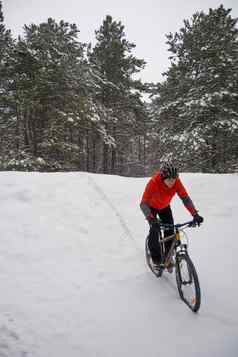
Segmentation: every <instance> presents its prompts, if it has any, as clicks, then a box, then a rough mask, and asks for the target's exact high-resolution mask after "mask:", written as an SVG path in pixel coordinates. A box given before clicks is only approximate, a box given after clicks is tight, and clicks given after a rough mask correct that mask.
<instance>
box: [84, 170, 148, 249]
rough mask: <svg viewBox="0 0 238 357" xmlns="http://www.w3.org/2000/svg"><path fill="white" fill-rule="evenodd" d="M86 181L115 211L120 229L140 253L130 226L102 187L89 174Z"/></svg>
mask: <svg viewBox="0 0 238 357" xmlns="http://www.w3.org/2000/svg"><path fill="white" fill-rule="evenodd" d="M88 182H89V184H90V185H91V186H92V187H93V188H94V190H95V191H96V192H97V193H98V195H99V196H100V197H101V198H102V200H103V201H104V202H106V203H107V205H108V206H109V207H110V208H111V210H112V211H113V212H114V213H115V215H116V217H117V218H118V220H119V222H120V225H121V227H122V229H123V231H124V234H125V236H126V237H129V238H130V239H131V240H132V241H133V242H134V245H135V246H136V249H137V250H138V251H140V253H141V249H140V248H139V247H138V245H137V243H136V240H135V238H134V236H133V234H132V233H131V231H130V228H129V227H128V225H127V224H126V222H125V220H124V219H123V217H122V215H121V214H120V213H119V211H118V210H117V208H116V207H115V206H114V204H113V203H112V201H111V200H110V199H109V198H108V197H107V195H106V194H105V192H104V191H103V189H102V188H101V187H100V186H99V185H98V184H97V183H96V182H95V180H94V179H93V178H92V176H90V175H88Z"/></svg>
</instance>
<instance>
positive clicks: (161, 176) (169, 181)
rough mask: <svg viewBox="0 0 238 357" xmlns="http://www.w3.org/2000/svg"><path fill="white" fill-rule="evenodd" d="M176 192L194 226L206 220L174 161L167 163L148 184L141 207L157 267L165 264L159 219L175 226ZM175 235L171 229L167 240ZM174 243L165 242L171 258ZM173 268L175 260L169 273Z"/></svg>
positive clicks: (167, 231)
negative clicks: (195, 204) (182, 180)
mask: <svg viewBox="0 0 238 357" xmlns="http://www.w3.org/2000/svg"><path fill="white" fill-rule="evenodd" d="M175 193H177V194H178V196H179V197H180V198H181V200H182V202H183V204H184V206H185V207H186V208H187V210H188V211H189V212H190V213H191V215H192V216H193V219H194V223H196V224H198V225H200V224H201V223H202V222H203V217H201V216H200V215H199V214H198V211H197V210H196V208H195V207H194V204H193V202H192V200H191V198H190V197H189V195H188V193H187V191H186V189H185V187H184V186H183V184H182V182H181V180H180V178H179V174H178V170H177V168H176V167H175V166H174V165H173V164H172V163H171V162H164V163H163V164H162V165H161V168H160V170H159V171H158V172H157V173H156V174H155V175H154V176H153V177H152V178H151V179H150V180H149V182H148V183H147V185H146V187H145V191H144V193H143V196H142V200H141V203H140V208H141V210H142V212H143V214H144V215H145V217H146V219H147V221H148V223H149V225H150V231H149V237H148V239H149V240H148V245H149V250H150V253H151V258H152V260H153V263H154V265H155V266H159V265H160V264H161V263H163V262H161V251H160V244H159V241H158V234H159V223H158V219H156V217H157V216H159V219H160V220H161V222H162V223H164V224H172V225H173V224H174V219H173V214H172V210H171V207H170V202H171V200H172V198H173V196H174V195H175ZM173 233H174V230H173V229H171V228H170V229H167V230H165V233H164V236H165V237H167V236H170V235H172V234H173ZM171 244H172V242H171V241H168V242H166V243H165V256H167V253H168V252H169V249H170V247H171ZM172 266H173V262H172V261H171V262H170V266H169V265H168V266H167V269H168V271H169V272H172Z"/></svg>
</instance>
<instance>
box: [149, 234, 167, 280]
mask: <svg viewBox="0 0 238 357" xmlns="http://www.w3.org/2000/svg"><path fill="white" fill-rule="evenodd" d="M148 240H149V238H148V237H147V238H146V240H145V258H146V263H147V265H148V267H149V268H150V270H151V271H152V273H153V274H155V276H157V278H159V277H161V275H162V273H163V269H162V268H160V269H155V265H154V263H153V260H152V258H151V254H150V249H149V244H148Z"/></svg>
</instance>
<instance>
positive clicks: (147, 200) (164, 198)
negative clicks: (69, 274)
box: [141, 172, 197, 216]
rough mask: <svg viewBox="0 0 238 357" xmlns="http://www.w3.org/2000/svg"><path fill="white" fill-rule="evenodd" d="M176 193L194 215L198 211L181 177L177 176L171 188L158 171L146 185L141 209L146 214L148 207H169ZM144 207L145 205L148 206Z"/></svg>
mask: <svg viewBox="0 0 238 357" xmlns="http://www.w3.org/2000/svg"><path fill="white" fill-rule="evenodd" d="M175 193H177V194H178V196H179V197H180V198H181V200H182V201H183V204H184V205H185V207H186V208H187V209H188V211H189V212H190V213H191V214H192V215H194V214H195V213H196V212H197V211H196V209H195V207H194V205H193V202H192V200H191V198H190V197H189V195H188V193H187V191H186V189H185V187H184V186H183V184H182V182H181V181H180V179H179V178H178V177H177V178H176V181H175V184H174V185H173V187H171V188H169V187H168V186H166V184H165V183H164V181H163V180H162V179H161V177H160V173H159V172H157V173H156V174H155V175H154V176H153V177H152V178H151V179H150V181H149V182H148V184H147V185H146V188H145V191H144V193H143V196H142V200H141V209H142V211H143V212H144V214H145V216H147V215H148V213H149V211H148V208H149V207H151V208H155V209H158V210H160V209H163V208H165V207H167V206H168V205H169V204H170V202H171V200H172V198H173V196H174V195H175ZM146 206H147V208H146V209H143V207H146Z"/></svg>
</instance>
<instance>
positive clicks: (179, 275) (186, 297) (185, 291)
mask: <svg viewBox="0 0 238 357" xmlns="http://www.w3.org/2000/svg"><path fill="white" fill-rule="evenodd" d="M175 267H176V282H177V287H178V291H179V295H180V298H181V299H182V300H183V301H184V302H185V303H186V304H187V305H188V306H189V308H190V309H191V310H192V311H193V312H197V311H198V310H199V308H200V305H201V290H200V284H199V280H198V275H197V272H196V269H195V266H194V264H193V262H192V260H191V258H190V257H189V255H188V253H184V252H183V253H181V254H179V253H178V254H177V256H176V263H175ZM182 270H183V271H182ZM186 274H187V275H186ZM186 277H187V278H188V279H187V280H186Z"/></svg>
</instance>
